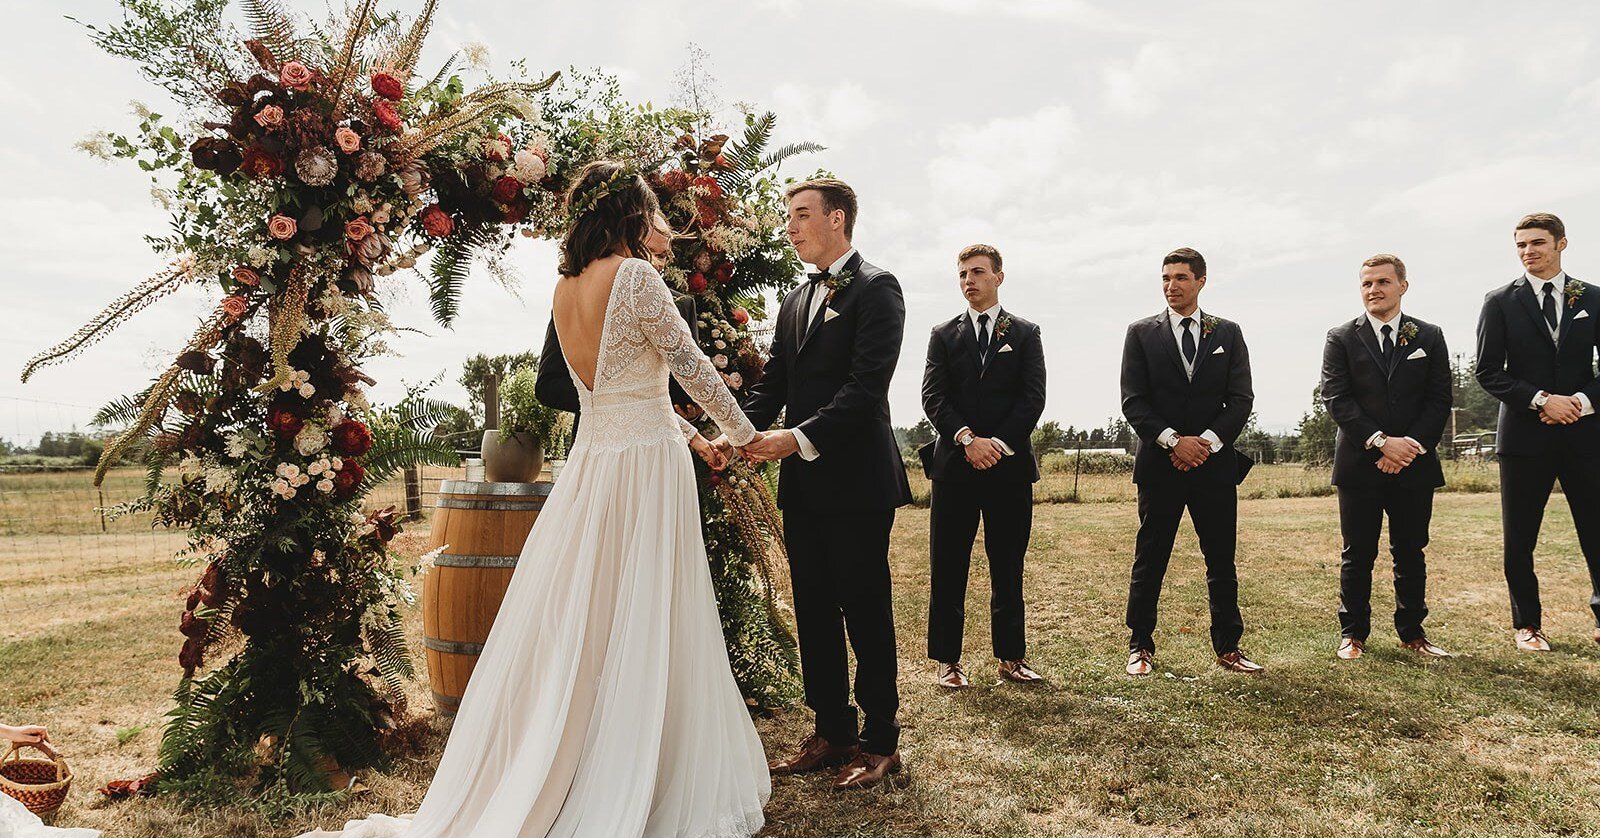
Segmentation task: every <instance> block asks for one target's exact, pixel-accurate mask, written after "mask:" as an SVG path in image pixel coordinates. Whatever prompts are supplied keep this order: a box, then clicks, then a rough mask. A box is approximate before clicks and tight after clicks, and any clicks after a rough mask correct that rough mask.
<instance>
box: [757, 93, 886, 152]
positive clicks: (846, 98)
mask: <svg viewBox="0 0 1600 838" xmlns="http://www.w3.org/2000/svg"><path fill="white" fill-rule="evenodd" d="M770 101H771V103H772V109H773V110H774V111H776V112H777V113H778V114H779V115H780V117H781V119H782V121H783V126H784V130H785V131H786V132H788V133H790V134H791V135H792V136H797V137H809V138H811V139H814V140H816V141H817V142H821V143H823V144H824V145H833V144H837V143H839V142H842V141H844V140H846V139H849V138H853V137H857V136H859V135H861V134H862V133H863V132H865V131H866V130H867V129H869V128H872V127H873V126H875V125H877V124H878V123H879V121H880V119H881V117H882V116H883V112H884V108H885V105H884V103H882V102H880V101H878V99H877V98H876V97H874V96H872V95H871V94H870V93H868V92H867V89H866V88H865V87H863V86H862V85H861V84H860V83H858V82H853V81H847V82H841V83H839V84H837V85H834V86H833V87H829V88H818V87H815V86H811V85H804V84H797V83H784V84H780V85H778V86H777V87H776V88H775V89H773V91H772V96H771V99H770Z"/></svg>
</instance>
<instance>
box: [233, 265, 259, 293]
mask: <svg viewBox="0 0 1600 838" xmlns="http://www.w3.org/2000/svg"><path fill="white" fill-rule="evenodd" d="M233 281H234V282H237V283H239V284H240V285H243V286H245V287H246V288H254V287H256V286H257V285H260V284H261V275H260V274H258V273H256V272H255V270H254V269H252V268H247V267H245V266H244V265H240V266H239V267H237V268H234V269H233Z"/></svg>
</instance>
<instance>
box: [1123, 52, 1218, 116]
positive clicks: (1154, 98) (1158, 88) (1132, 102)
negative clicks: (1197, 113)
mask: <svg viewBox="0 0 1600 838" xmlns="http://www.w3.org/2000/svg"><path fill="white" fill-rule="evenodd" d="M1197 56H1198V53H1197V52H1195V51H1189V52H1186V53H1183V54H1180V53H1179V52H1178V50H1177V49H1176V48H1174V47H1173V46H1172V45H1171V44H1167V43H1163V42H1159V41H1157V42H1152V43H1148V44H1145V45H1144V46H1142V47H1140V48H1139V51H1138V53H1136V54H1135V55H1134V57H1133V60H1132V61H1119V62H1114V63H1112V64H1111V65H1110V66H1108V67H1106V69H1105V74H1104V75H1105V102H1106V106H1107V107H1108V108H1110V109H1111V110H1112V111H1115V112H1117V113H1122V114H1126V115H1129V116H1149V115H1151V114H1153V113H1155V112H1156V110H1157V109H1158V108H1160V106H1161V99H1162V96H1163V95H1164V94H1166V93H1167V92H1168V91H1170V90H1172V89H1173V88H1175V87H1177V86H1178V85H1180V84H1182V83H1183V82H1184V81H1186V80H1190V79H1192V76H1193V73H1194V72H1195V69H1196V66H1195V65H1196V63H1197V62H1198V61H1199V59H1198V57H1197Z"/></svg>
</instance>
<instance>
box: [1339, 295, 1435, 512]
mask: <svg viewBox="0 0 1600 838" xmlns="http://www.w3.org/2000/svg"><path fill="white" fill-rule="evenodd" d="M1408 324H1415V326H1416V330H1417V334H1416V337H1414V338H1410V339H1404V338H1403V335H1404V334H1405V332H1406V330H1407V325H1408ZM1399 333H1400V334H1398V335H1396V336H1395V346H1394V354H1393V356H1392V357H1391V360H1390V361H1389V362H1387V363H1386V362H1385V361H1384V360H1383V350H1382V348H1381V345H1380V341H1379V338H1378V335H1377V334H1376V333H1375V332H1373V330H1372V321H1371V320H1369V319H1368V318H1367V316H1366V315H1365V314H1363V315H1361V316H1360V317H1358V318H1356V319H1355V320H1350V321H1346V322H1344V323H1340V324H1339V325H1337V326H1335V327H1333V328H1332V329H1330V330H1329V331H1328V341H1327V343H1326V344H1324V346H1323V348H1322V401H1323V403H1324V404H1325V405H1327V407H1328V414H1329V415H1331V416H1332V417H1333V421H1334V422H1336V423H1338V425H1339V437H1338V442H1337V444H1336V445H1335V447H1334V455H1333V485H1335V486H1340V487H1345V488H1375V487H1378V486H1383V485H1390V484H1393V485H1402V486H1413V487H1418V488H1422V487H1427V488H1438V487H1440V486H1443V485H1444V470H1443V469H1442V468H1441V467H1440V466H1439V453H1438V448H1439V440H1440V439H1441V438H1442V437H1443V436H1444V427H1445V422H1447V421H1449V419H1450V404H1451V398H1452V396H1451V379H1450V351H1449V349H1447V348H1446V347H1445V342H1444V332H1443V331H1442V330H1440V329H1439V327H1438V326H1435V325H1433V324H1432V323H1425V322H1423V321H1421V320H1418V319H1416V318H1415V317H1412V316H1410V315H1408V314H1402V315H1401V316H1400V324H1399ZM1403 339H1404V340H1405V342H1404V343H1403V344H1402V343H1401V342H1400V341H1401V340H1403ZM1379 431H1382V432H1383V433H1384V435H1386V436H1392V437H1406V436H1408V437H1411V438H1412V439H1414V440H1416V441H1417V442H1419V443H1421V444H1422V447H1423V448H1426V449H1427V452H1426V453H1424V454H1422V455H1421V456H1419V457H1417V458H1416V459H1415V460H1413V461H1412V462H1411V465H1409V466H1406V467H1405V468H1403V469H1401V470H1400V473H1399V474H1393V475H1390V474H1384V473H1383V472H1381V471H1379V470H1378V467H1377V462H1378V458H1379V457H1380V456H1381V453H1380V452H1379V451H1377V450H1376V449H1368V448H1367V440H1368V439H1371V438H1372V435H1373V434H1374V433H1377V432H1379Z"/></svg>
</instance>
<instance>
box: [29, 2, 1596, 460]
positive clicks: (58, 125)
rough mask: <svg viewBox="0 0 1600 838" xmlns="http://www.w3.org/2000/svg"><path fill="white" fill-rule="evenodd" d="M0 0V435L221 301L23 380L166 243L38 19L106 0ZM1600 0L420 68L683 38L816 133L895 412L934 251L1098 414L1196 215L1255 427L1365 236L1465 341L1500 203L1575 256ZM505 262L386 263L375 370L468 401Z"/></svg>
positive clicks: (1356, 308) (51, 30)
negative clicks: (393, 268)
mask: <svg viewBox="0 0 1600 838" xmlns="http://www.w3.org/2000/svg"><path fill="white" fill-rule="evenodd" d="M291 5H293V6H295V7H296V8H300V9H302V10H304V11H306V12H307V13H315V14H317V15H319V16H320V15H322V14H323V8H324V7H323V5H322V4H321V3H315V2H306V0H293V2H292V3H291ZM417 5H419V3H417V2H410V0H408V2H405V3H403V4H399V5H396V4H389V5H388V7H390V8H396V9H398V10H401V11H404V12H408V13H409V12H410V11H412V10H414V7H416V6H417ZM7 7H8V8H10V9H11V12H9V13H8V15H7V24H8V27H9V29H10V31H11V37H10V38H8V39H7V44H6V48H5V49H4V50H0V113H4V115H5V116H4V119H3V124H4V125H5V126H6V131H5V132H4V135H3V138H0V183H3V184H4V189H3V194H4V198H3V199H0V265H3V266H4V276H5V282H6V290H7V292H8V293H7V295H6V300H5V306H6V309H7V314H8V315H9V316H8V317H7V318H6V321H7V324H8V326H9V328H7V329H5V330H4V331H3V332H0V373H3V374H4V375H5V376H6V378H5V379H4V380H5V381H9V382H11V383H9V384H6V383H0V437H3V438H8V439H12V440H16V439H19V438H21V439H30V438H34V437H36V436H37V435H38V433H39V432H40V431H42V430H47V429H59V428H63V427H66V426H70V425H71V424H73V423H74V422H76V423H79V424H80V425H81V424H82V423H83V422H84V421H85V419H86V417H87V416H88V414H89V413H90V411H91V409H92V408H93V407H94V406H97V405H99V404H101V403H103V402H104V401H106V400H107V399H109V398H112V397H114V396H117V395H120V394H122V393H126V392H132V391H134V390H137V389H139V388H140V387H142V386H143V385H144V384H145V383H146V382H147V380H148V379H149V378H151V377H153V376H154V375H157V374H159V372H160V370H161V369H162V368H164V366H165V365H166V364H167V363H169V361H170V359H171V357H172V355H173V353H174V352H175V351H176V350H178V349H180V348H181V346H182V344H183V343H184V341H185V340H187V337H188V335H189V334H190V333H191V331H192V330H193V327H194V324H195V323H196V319H197V318H198V317H199V316H200V315H201V314H202V313H204V312H205V311H207V310H209V308H210V306H211V305H212V304H213V300H212V299H211V295H210V294H208V293H201V292H199V291H198V290H194V291H189V292H185V293H182V294H178V295H175V296H174V297H172V298H170V299H167V300H165V301H163V302H161V303H159V304H158V305H157V306H156V307H154V308H152V309H150V310H147V311H146V312H144V313H142V314H141V315H139V316H138V317H136V318H135V319H134V320H133V321H131V322H130V323H129V325H127V326H126V327H124V328H123V329H122V330H120V331H119V332H117V333H115V334H114V335H113V336H112V337H111V338H109V339H107V340H105V341H104V342H103V343H101V344H99V345H98V346H95V347H93V348H91V349H90V350H89V351H88V352H86V353H85V354H84V355H82V356H81V357H80V358H78V359H77V360H75V361H73V362H71V363H70V364H68V365H66V366H63V367H56V368H49V369H46V370H44V371H42V372H40V373H39V374H38V375H36V376H35V378H34V380H33V382H31V383H29V384H27V385H21V384H19V383H17V373H18V371H19V370H20V368H21V366H22V364H23V363H24V362H25V361H26V359H27V358H28V357H29V356H31V355H33V354H34V353H35V352H37V351H38V350H40V349H42V348H44V347H46V346H48V345H50V344H52V343H54V342H56V341H57V340H59V339H61V338H63V337H65V336H66V335H68V334H70V333H71V332H72V331H73V330H75V329H76V328H77V327H78V326H79V325H81V324H82V323H83V322H85V321H86V320H87V319H88V318H89V317H91V316H92V315H93V314H94V313H95V312H96V311H98V309H99V308H100V307H101V306H102V305H104V304H105V303H106V302H109V301H110V300H111V299H113V298H114V297H116V296H117V295H118V294H120V293H121V292H123V291H124V290H126V289H127V288H129V287H130V286H132V285H133V284H134V283H136V282H138V281H140V280H141V279H143V278H145V277H146V276H148V275H149V274H150V273H151V272H153V271H154V270H155V269H156V268H157V267H159V265H160V261H159V260H157V259H156V258H155V257H154V256H153V255H152V254H151V253H150V252H149V251H148V249H147V248H146V247H145V245H144V243H143V241H142V239H141V236H142V235H144V234H146V233H162V232H164V230H165V225H166V217H165V213H164V212H163V211H162V210H160V209H159V208H157V207H156V206H155V205H154V204H153V203H152V201H151V199H150V196H149V182H148V179H147V177H146V176H145V175H144V174H143V173H141V172H139V171H138V170H137V168H136V167H133V166H131V165H121V164H111V165H108V164H105V163H102V162H100V161H97V160H94V159H92V158H89V157H87V156H85V155H84V154H82V153H80V152H78V151H76V150H74V149H73V148H72V144H73V143H74V142H75V141H76V140H78V139H80V138H82V137H84V136H86V135H88V134H90V133H91V132H93V131H96V130H99V129H107V128H110V129H127V128H129V127H130V126H131V125H132V124H133V121H134V120H133V118H132V117H131V116H130V114H129V108H128V103H129V101H130V100H134V99H138V100H141V101H145V102H148V103H151V104H152V105H154V106H156V107H157V109H158V110H160V109H161V103H162V100H161V97H160V95H159V93H160V91H159V90H157V89H156V88H154V87H153V86H152V85H149V84H148V83H146V82H144V81H143V80H141V79H140V78H139V77H138V76H137V75H136V74H135V73H134V72H133V68H132V66H131V65H129V64H128V63H126V62H123V61H120V60H117V59H112V58H110V57H108V56H105V55H103V54H101V53H99V52H98V51H97V50H96V49H95V48H94V47H93V46H92V45H91V44H90V43H89V41H88V39H87V38H86V37H84V33H83V31H82V30H81V28H79V27H78V26H77V25H76V24H73V23H72V22H71V21H68V20H65V19H63V17H62V15H63V14H71V15H73V16H74V17H77V18H80V19H82V20H85V21H90V22H100V23H104V22H109V21H111V20H114V19H115V17H116V16H117V15H118V14H119V13H118V11H117V7H116V5H115V4H114V3H111V2H105V0H96V2H59V0H10V2H9V3H8V4H7ZM1597 23H1600V8H1597V7H1596V6H1594V5H1591V4H1573V3H1562V4H1552V3H1523V4H1516V5H1512V4H1503V3H1502V4H1491V3H1483V2H1478V3H1473V2H1460V0H1453V2H1431V3H1405V4H1396V3H1377V2H1344V3H1338V4H1331V3H1316V4H1313V3H1304V2H1279V3H1271V4H1265V3H1243V2H1211V3H1203V4H1201V3H1178V2H1147V3H1140V4H1125V3H1118V4H1110V3H1106V4H1091V3H1087V2H1073V0H875V2H861V0H817V1H816V2H800V0H742V2H737V3H717V2H709V1H708V0H702V1H701V2H696V3H683V2H676V1H675V0H653V2H648V3H642V2H617V1H616V0H591V2H585V3H571V2H567V3H528V2H525V3H512V2H502V1H501V0H470V1H469V0H456V2H446V3H445V4H444V8H443V9H442V10H441V12H440V16H439V19H438V23H437V25H436V27H435V30H434V34H433V36H432V39H431V42H430V44H429V48H428V51H427V53H426V54H425V59H424V62H423V66H424V67H425V68H427V67H431V66H436V65H437V63H438V62H439V61H441V60H442V59H443V58H444V57H445V56H446V55H448V54H449V53H450V52H452V51H454V50H456V49H459V48H460V47H461V46H463V45H465V44H468V43H472V42H478V43H482V44H484V45H486V46H487V47H488V49H489V51H490V55H491V60H492V62H493V63H494V64H495V65H496V66H501V67H503V66H504V65H505V64H506V63H507V62H509V61H511V60H513V59H516V58H526V59H527V61H528V64H529V66H530V67H531V68H534V69H541V68H543V69H560V68H564V67H567V66H569V65H578V66H586V67H593V66H599V67H603V68H605V69H607V70H609V71H611V72H614V73H616V74H617V75H618V76H619V77H620V78H621V79H622V82H623V87H624V91H625V93H626V95H627V96H629V97H630V98H632V99H636V100H639V101H644V100H651V101H654V102H658V103H666V102H670V101H672V100H673V98H674V94H675V91H674V77H675V74H676V71H677V69H678V68H679V67H680V66H681V65H682V64H683V62H684V60H685V52H686V47H687V45H688V44H690V43H691V42H692V43H697V44H699V45H701V46H703V47H704V48H705V49H707V50H708V51H709V52H710V54H711V59H712V71H713V74H714V75H715V77H716V78H717V80H718V82H719V89H720V91H721V94H722V97H723V98H724V99H725V100H727V101H730V102H735V101H744V102H750V103H752V104H754V105H756V106H758V107H763V108H771V109H774V110H776V111H777V112H778V113H779V115H780V118H781V122H780V133H781V137H780V140H781V141H792V140H800V139H811V140H816V141H819V142H822V143H824V144H826V145H827V146H828V147H829V149H828V151H826V152H822V153H820V154H815V155H810V156H808V157H805V158H800V159H798V160H797V161H795V162H793V163H791V164H790V167H789V169H788V172H789V173H791V174H797V175H798V174H805V173H808V172H809V171H811V170H812V169H813V168H816V167H825V168H828V169H831V170H833V171H834V172H836V173H837V174H838V175H839V176H841V177H843V178H844V179H846V180H848V181H849V182H850V183H851V184H853V185H854V186H855V187H856V189H857V191H858V192H859V193H860V195H861V218H860V221H859V223H858V224H857V229H856V235H857V238H856V243H857V245H858V246H859V247H860V249H861V250H862V252H863V253H864V254H865V255H866V256H867V258H868V259H870V260H871V261H873V262H875V263H877V264H879V265H881V266H883V267H886V268H889V269H891V270H893V271H894V272H895V273H896V274H897V275H898V276H899V278H900V282H901V284H902V285H903V286H904V287H905V291H906V301H907V309H908V310H907V324H906V340H905V346H904V349H903V351H902V354H901V361H900V368H899V372H898V374H897V375H896V377H895V380H894V386H893V391H892V396H893V411H894V419H895V422H896V424H901V425H909V424H911V423H912V422H914V421H916V420H917V419H918V418H920V417H921V414H922V411H921V408H920V403H919V397H918V392H919V385H920V381H921V373H922V362H923V358H924V353H925V351H926V348H927V336H928V330H929V328H931V327H932V326H933V325H935V324H936V323H938V322H941V321H944V320H948V319H950V318H951V317H954V316H955V315H956V314H957V313H958V312H960V311H961V310H962V308H963V307H964V303H963V301H962V299H961V297H960V296H959V294H958V292H957V290H956V280H955V271H954V257H955V253H956V252H957V251H958V250H960V248H961V247H962V246H964V245H967V244H971V243H973V242H978V241H983V242H988V243H990V244H993V245H995V246H997V247H998V248H999V249H1000V250H1001V251H1002V253H1004V255H1005V261H1006V265H1005V267H1006V274H1007V281H1006V284H1005V286H1004V287H1003V289H1002V294H1001V299H1002V302H1003V303H1004V304H1005V306H1006V307H1007V308H1008V309H1010V310H1012V311H1014V312H1016V313H1017V314H1019V315H1021V316H1023V317H1026V318H1029V319H1031V320H1034V321H1036V322H1038V323H1040V324H1041V325H1042V326H1043V329H1044V340H1045V349H1046V357H1047V361H1048V365H1049V376H1050V387H1049V401H1048V404H1047V406H1046V408H1045V417H1046V418H1047V419H1057V420H1059V421H1061V422H1062V423H1063V424H1066V423H1072V424H1076V425H1078V426H1080V427H1081V426H1085V425H1099V424H1101V423H1102V422H1103V421H1104V420H1105V419H1106V418H1107V417H1108V416H1111V415H1113V414H1115V413H1116V412H1117V411H1118V406H1117V401H1118V393H1117V368H1118V356H1119V354H1120V352H1121V347H1122V337H1123V334H1124V329H1125V327H1126V325H1127V323H1128V322H1130V321H1132V320H1134V319H1137V318H1140V317H1144V316H1148V315H1150V314H1154V313H1155V312H1157V311H1159V310H1160V309H1161V308H1162V306H1163V303H1162V300H1161V297H1160V288H1159V270H1160V261H1161V257H1162V255H1163V254H1165V253H1166V252H1167V251H1168V250H1170V249H1172V248H1174V247H1177V246H1181V245H1188V246H1192V247H1195V248H1198V249H1199V250H1200V251H1201V252H1202V253H1204V254H1205V255H1206V257H1207V259H1208V260H1209V262H1210V268H1211V270H1210V273H1211V278H1210V283H1209V284H1208V286H1207V288H1206V290H1205V292H1204V294H1203V296H1202V298H1201V306H1202V308H1203V309H1204V310H1205V311H1207V312H1210V313H1214V314H1218V315H1221V316H1223V317H1227V318H1230V319H1233V320H1236V321H1238V322H1239V323H1241V324H1242V325H1243V327H1244V333H1245V337H1246V340H1247V341H1248V343H1249V345H1250V348H1251V354H1252V359H1253V361H1254V367H1255V388H1256V409H1257V411H1258V413H1259V415H1260V419H1261V422H1262V424H1263V425H1264V426H1265V427H1268V428H1274V429H1278V428H1287V427H1292V426H1293V424H1294V423H1295V422H1296V420H1297V419H1298V418H1299V416H1300V414H1301V413H1302V412H1303V411H1304V410H1305V409H1306V408H1307V407H1308V405H1309V401H1310V395H1311V388H1312V386H1313V385H1314V384H1315V382H1316V376H1317V369H1318V364H1319V361H1320V357H1321V348H1322V337H1323V335H1324V333H1325V332H1326V330H1327V329H1328V328H1329V327H1330V326H1332V325H1333V324H1334V323H1336V322H1338V321H1341V320H1344V319H1348V318H1353V317H1354V316H1356V315H1357V314H1359V313H1360V310H1361V309H1360V302H1359V299H1358V297H1357V295H1356V287H1355V277H1356V270H1357V266H1358V265H1359V263H1360V261H1361V260H1362V259H1363V258H1365V257H1366V256H1369V255H1371V254H1373V253H1377V252H1380V251H1388V252H1393V253H1397V254H1399V255H1400V256H1401V257H1402V258H1404V259H1405V261H1406V263H1407V264H1408V266H1409V267H1410V272H1411V277H1412V287H1411V291H1410V293H1409V294H1408V295H1407V297H1406V301H1405V308H1406V310H1407V311H1408V312H1410V313H1411V314H1413V315H1415V316H1418V317H1421V318H1423V319H1426V320H1431V321H1433V322H1435V323H1438V324H1440V325H1441V326H1443V327H1444V330H1445V334H1446V336H1447V338H1448V340H1449V342H1450V345H1451V348H1452V350H1453V351H1456V352H1467V353H1470V352H1471V351H1472V341H1473V327H1474V323H1475V322H1476V317H1477V312H1478V308H1479V304H1480V302H1481V300H1482V296H1483V294H1484V292H1486V291H1487V290H1489V289H1490V288H1492V287H1494V286H1496V285H1500V284H1503V283H1505V282H1507V281H1509V280H1510V279H1511V278H1513V277H1514V276H1516V275H1517V274H1518V273H1519V272H1520V269H1519V267H1518V264H1517V262H1516V259H1515V253H1514V250H1513V248H1512V244H1511V230H1512V226H1513V225H1514V223H1515V221H1516V219H1517V218H1518V217H1519V216H1520V215H1522V214H1523V213H1526V212H1530V211H1534V210H1547V211H1552V212H1555V213H1557V214H1559V215H1561V216H1562V217H1563V218H1564V219H1565V220H1566V222H1567V225H1568V230H1569V235H1570V237H1571V240H1572V244H1571V247H1570V248H1569V249H1568V251H1567V263H1566V264H1567V267H1568V268H1569V269H1570V270H1571V272H1572V273H1573V274H1574V275H1576V276H1579V277H1583V278H1586V279H1592V278H1594V277H1596V276H1600V247H1597V246H1596V243H1597V242H1600V204H1597V202H1596V198H1597V197H1600V153H1597V152H1600V55H1597V54H1596V47H1595V45H1594V44H1593V42H1592V37H1591V34H1590V33H1593V32H1600V27H1597V25H1596V24H1597ZM167 112H168V113H170V111H167ZM513 260H514V262H515V263H516V264H517V265H518V266H519V268H520V270H521V273H522V275H523V276H524V281H523V283H522V286H521V290H520V297H514V296H512V295H510V294H508V293H507V292H506V291H505V290H503V289H502V288H501V287H500V286H499V285H497V284H496V283H495V282H494V281H493V279H492V278H491V277H490V276H489V275H488V274H487V272H484V271H480V272H479V273H478V274H477V276H476V281H475V283H474V284H473V285H472V286H471V287H470V288H469V293H468V299H467V302H466V304H465V306H464V308H463V311H462V315H461V317H460V319H459V320H458V321H457V323H456V324H455V327H454V329H453V330H442V329H440V328H438V327H437V326H434V325H433V324H432V323H431V321H430V320H429V318H428V315H427V309H426V306H425V295H424V292H423V289H422V286H421V284H420V282H419V281H416V280H412V281H411V282H409V283H402V282H400V281H398V280H391V283H390V285H389V286H388V287H389V289H390V291H391V292H392V293H394V294H395V295H396V296H397V298H398V299H396V300H395V301H394V302H393V303H392V305H393V309H394V311H395V313H396V315H397V318H398V319H399V320H400V321H401V322H402V323H404V324H406V325H410V326H414V327H417V328H419V329H421V330H423V332H424V333H425V334H408V335H405V336H402V337H401V338H400V339H398V340H396V341H395V345H396V347H397V348H398V349H399V350H400V351H401V352H403V353H404V357H400V358H386V359H383V360H381V361H377V362H374V363H372V364H370V365H369V370H370V371H371V372H372V373H374V374H375V375H376V376H377V377H378V378H379V379H380V380H381V384H380V386H379V388H378V390H377V395H378V396H379V397H380V398H387V399H393V398H394V397H396V396H397V395H398V393H399V392H400V388H401V386H402V382H407V381H409V382H416V381H420V380H425V379H429V378H431V377H433V376H434V375H437V374H438V373H440V372H446V373H448V375H447V383H446V385H445V386H442V387H441V388H439V389H438V390H437V391H436V393H437V394H438V395H440V396H443V397H446V398H456V399H460V398H461V397H462V393H461V391H460V388H459V387H457V386H456V385H455V383H454V379H455V376H456V375H457V374H458V373H459V364H460V360H461V359H462V358H463V357H464V356H466V355H470V354H472V353H475V352H490V353H496V352H514V351H523V350H530V349H531V350H537V349H538V347H539V345H540V342H541V338H542V336H543V331H544V325H545V321H546V318H547V313H548V310H549V309H548V307H549V297H550V287H551V277H552V276H553V275H554V262H555V260H554V251H553V248H552V247H550V246H549V245H547V244H541V243H529V244H527V245H524V246H521V247H519V249H518V250H517V251H516V252H515V253H514V256H513ZM397 276H398V275H397Z"/></svg>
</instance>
